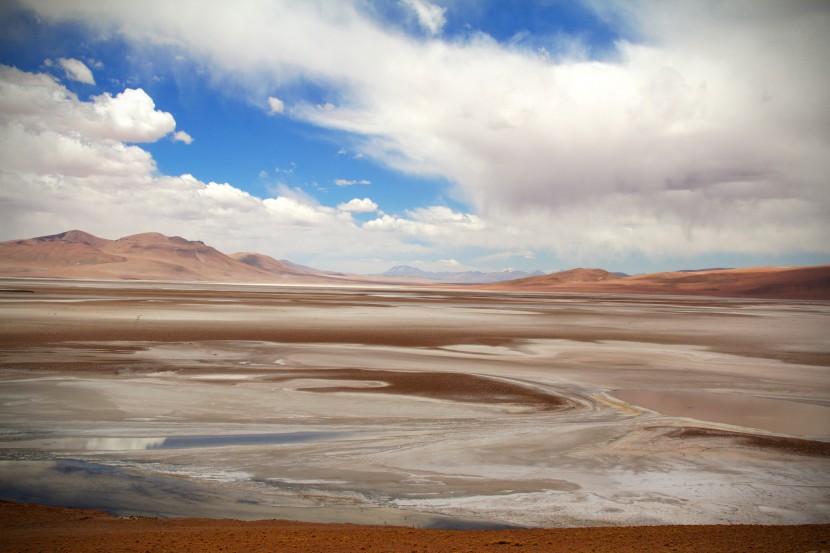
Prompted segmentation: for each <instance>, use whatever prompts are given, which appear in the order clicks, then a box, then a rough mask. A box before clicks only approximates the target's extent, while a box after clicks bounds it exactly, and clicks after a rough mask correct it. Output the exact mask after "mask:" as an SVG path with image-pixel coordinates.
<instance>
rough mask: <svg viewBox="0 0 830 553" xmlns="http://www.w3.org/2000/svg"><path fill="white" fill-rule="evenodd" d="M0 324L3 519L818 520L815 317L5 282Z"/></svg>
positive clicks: (736, 304)
mask: <svg viewBox="0 0 830 553" xmlns="http://www.w3.org/2000/svg"><path fill="white" fill-rule="evenodd" d="M0 329H1V330H0V499H4V500H12V501H16V502H27V503H38V504H43V505H54V506H61V507H80V508H86V509H102V510H105V511H107V512H108V513H111V514H114V515H117V516H151V517H162V518H167V517H207V518H223V519H228V518H232V519H240V520H262V519H286V520H293V521H300V522H316V523H321V522H326V523H357V524H365V525H376V526H377V525H381V526H383V525H387V526H406V527H411V528H413V529H479V530H492V529H514V528H526V527H532V528H557V527H569V528H573V527H583V528H584V527H593V526H606V527H607V526H655V525H657V526H660V525H746V524H752V525H807V524H821V525H826V524H827V523H828V522H830V303H829V302H826V301H803V300H766V299H746V298H712V297H682V296H655V295H627V296H624V295H612V294H579V293H539V292H523V291H520V292H503V291H491V290H472V289H452V288H434V289H427V288H417V289H416V288H406V287H392V286H362V287H359V286H354V287H325V286H270V285H255V284H246V285H233V284H209V283H174V282H147V281H136V282H129V281H82V280H77V281H69V280H49V279H14V278H8V279H3V280H2V282H0ZM823 528H824V529H825V530H826V528H827V527H826V526H824V527H823ZM823 531H824V530H822V532H823Z"/></svg>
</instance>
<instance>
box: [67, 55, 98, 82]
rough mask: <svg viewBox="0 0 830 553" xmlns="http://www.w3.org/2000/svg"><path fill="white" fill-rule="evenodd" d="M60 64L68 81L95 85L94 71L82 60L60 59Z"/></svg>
mask: <svg viewBox="0 0 830 553" xmlns="http://www.w3.org/2000/svg"><path fill="white" fill-rule="evenodd" d="M58 63H59V64H60V66H61V67H62V68H63V70H64V72H65V73H66V77H67V78H68V79H72V80H73V81H78V82H81V83H85V84H95V78H94V77H93V76H92V71H91V70H90V69H89V67H87V66H86V65H85V64H84V62H82V61H81V60H76V59H75V58H58Z"/></svg>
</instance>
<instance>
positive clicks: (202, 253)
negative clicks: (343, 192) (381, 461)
mask: <svg viewBox="0 0 830 553" xmlns="http://www.w3.org/2000/svg"><path fill="white" fill-rule="evenodd" d="M260 257H261V258H262V259H263V261H262V262H261V266H256V265H252V264H249V263H245V262H242V261H240V260H237V259H234V258H233V257H231V256H228V255H225V254H223V253H222V252H220V251H218V250H216V249H215V248H212V247H210V246H207V245H206V244H204V243H203V242H199V241H191V240H186V239H184V238H181V237H179V236H173V237H169V236H165V235H163V234H159V233H156V232H148V233H143V234H135V235H132V236H126V237H124V238H119V239H118V240H107V239H104V238H98V237H97V236H93V235H91V234H88V233H86V232H82V231H78V230H72V231H69V232H63V233H61V234H55V235H52V236H42V237H39V238H31V239H28V240H11V241H8V242H0V275H2V276H30V277H57V278H104V279H147V280H193V281H218V282H232V281H235V282H276V281H286V280H289V279H291V278H293V279H295V281H303V280H304V279H306V280H307V279H312V278H313V280H314V281H315V282H320V281H327V280H332V279H331V278H329V277H327V276H325V275H322V274H317V275H315V274H314V273H313V272H308V273H305V274H302V275H301V274H300V273H299V272H298V271H296V270H294V269H291V268H288V267H284V266H283V265H282V264H281V263H280V262H278V261H277V260H275V259H272V258H269V257H267V256H260ZM265 260H270V262H266V261H265ZM300 277H302V278H300Z"/></svg>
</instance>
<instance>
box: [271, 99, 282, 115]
mask: <svg viewBox="0 0 830 553" xmlns="http://www.w3.org/2000/svg"><path fill="white" fill-rule="evenodd" d="M268 107H269V108H270V111H269V112H268V113H269V114H271V115H276V114H278V113H284V112H285V104H283V102H282V100H280V99H279V98H275V97H273V96H269V97H268Z"/></svg>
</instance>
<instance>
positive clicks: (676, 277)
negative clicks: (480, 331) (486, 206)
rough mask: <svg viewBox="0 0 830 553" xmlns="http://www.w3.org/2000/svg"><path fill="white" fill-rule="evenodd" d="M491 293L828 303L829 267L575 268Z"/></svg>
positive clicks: (514, 282) (495, 287) (494, 287)
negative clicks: (630, 271) (621, 273)
mask: <svg viewBox="0 0 830 553" xmlns="http://www.w3.org/2000/svg"><path fill="white" fill-rule="evenodd" d="M483 288H488V289H491V290H507V291H511V290H512V291H537V292H579V293H607V294H667V295H688V296H721V297H747V298H759V299H760V298H769V299H813V300H827V299H830V265H820V266H816V267H750V268H744V269H716V270H706V271H690V272H684V271H678V272H669V273H654V274H647V275H637V276H633V277H627V278H617V277H615V276H614V275H612V274H610V273H607V272H605V271H602V270H600V269H577V270H572V271H564V272H561V273H553V274H550V275H543V276H537V277H530V278H523V279H519V280H511V281H509V282H502V283H498V284H491V285H486V286H483Z"/></svg>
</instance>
